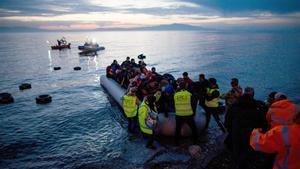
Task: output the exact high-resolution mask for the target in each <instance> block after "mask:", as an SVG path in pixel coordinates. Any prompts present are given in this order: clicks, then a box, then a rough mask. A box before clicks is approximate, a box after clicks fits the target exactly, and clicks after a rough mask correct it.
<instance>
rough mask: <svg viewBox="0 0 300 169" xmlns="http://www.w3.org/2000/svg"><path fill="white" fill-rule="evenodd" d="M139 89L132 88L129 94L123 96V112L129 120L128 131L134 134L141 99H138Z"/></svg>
mask: <svg viewBox="0 0 300 169" xmlns="http://www.w3.org/2000/svg"><path fill="white" fill-rule="evenodd" d="M136 91H137V88H134V87H133V88H131V89H130V90H129V92H128V93H127V94H126V95H124V96H123V110H124V113H125V115H126V118H127V120H128V131H129V132H130V133H133V132H134V129H135V127H136V115H137V111H138V105H139V99H138V98H137V97H136Z"/></svg>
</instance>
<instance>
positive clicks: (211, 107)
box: [204, 78, 226, 133]
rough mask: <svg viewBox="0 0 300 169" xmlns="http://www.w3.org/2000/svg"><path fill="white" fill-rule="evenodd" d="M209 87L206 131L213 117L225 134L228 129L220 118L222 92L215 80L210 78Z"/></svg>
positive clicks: (206, 104) (206, 107) (206, 100)
mask: <svg viewBox="0 0 300 169" xmlns="http://www.w3.org/2000/svg"><path fill="white" fill-rule="evenodd" d="M208 81H209V87H208V88H207V93H206V98H205V106H204V107H205V108H204V110H205V112H206V113H205V116H206V126H205V129H207V128H208V126H209V121H210V116H211V115H213V117H214V119H215V120H216V122H217V124H218V126H219V127H220V128H221V130H222V131H223V132H224V133H225V132H226V129H225V127H224V124H223V123H222V121H221V119H220V117H219V97H220V91H219V87H218V84H217V80H216V79H215V78H209V80H208Z"/></svg>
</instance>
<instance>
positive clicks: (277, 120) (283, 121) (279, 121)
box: [266, 99, 298, 129]
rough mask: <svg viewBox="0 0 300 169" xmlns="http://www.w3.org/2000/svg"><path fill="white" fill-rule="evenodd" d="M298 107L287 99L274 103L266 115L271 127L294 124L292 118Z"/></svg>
mask: <svg viewBox="0 0 300 169" xmlns="http://www.w3.org/2000/svg"><path fill="white" fill-rule="evenodd" d="M296 109H298V108H297V106H296V104H294V103H292V102H290V101H289V100H287V99H286V100H280V101H277V102H275V103H273V104H272V105H271V107H270V108H269V111H268V112H267V115H266V116H267V117H266V118H267V120H268V122H269V124H270V128H271V129H272V128H274V127H275V126H281V125H288V124H292V120H293V118H294V116H295V114H296V111H297V110H296Z"/></svg>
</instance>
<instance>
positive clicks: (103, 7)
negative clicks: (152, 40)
mask: <svg viewBox="0 0 300 169" xmlns="http://www.w3.org/2000/svg"><path fill="white" fill-rule="evenodd" d="M299 13H300V0H122V1H120V0H71V1H62V0H61V1H58V0H43V1H40V0H24V1H22V0H0V24H1V26H19V25H21V26H22V25H23V26H24V25H25V26H30V27H40V28H43V29H47V28H48V29H55V28H58V29H80V28H83V29H86V28H88V27H89V26H90V27H93V28H98V27H106V28H107V27H133V26H138V27H140V26H152V25H160V24H172V23H183V24H192V25H199V26H207V25H208V26H209V25H218V26H222V25H251V24H253V25H254V24H261V25H262V24H264V23H265V24H269V25H271V24H273V25H278V24H282V25H284V24H288V25H297V24H298V25H299V19H300V15H299Z"/></svg>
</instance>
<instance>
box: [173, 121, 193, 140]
mask: <svg viewBox="0 0 300 169" xmlns="http://www.w3.org/2000/svg"><path fill="white" fill-rule="evenodd" d="M184 123H186V124H187V125H188V126H189V127H190V128H191V129H192V132H193V141H194V143H196V141H197V138H198V134H197V127H196V123H195V121H194V117H193V116H176V132H175V139H176V140H175V141H176V144H178V140H179V139H180V136H181V127H182V125H183V124H184Z"/></svg>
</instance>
